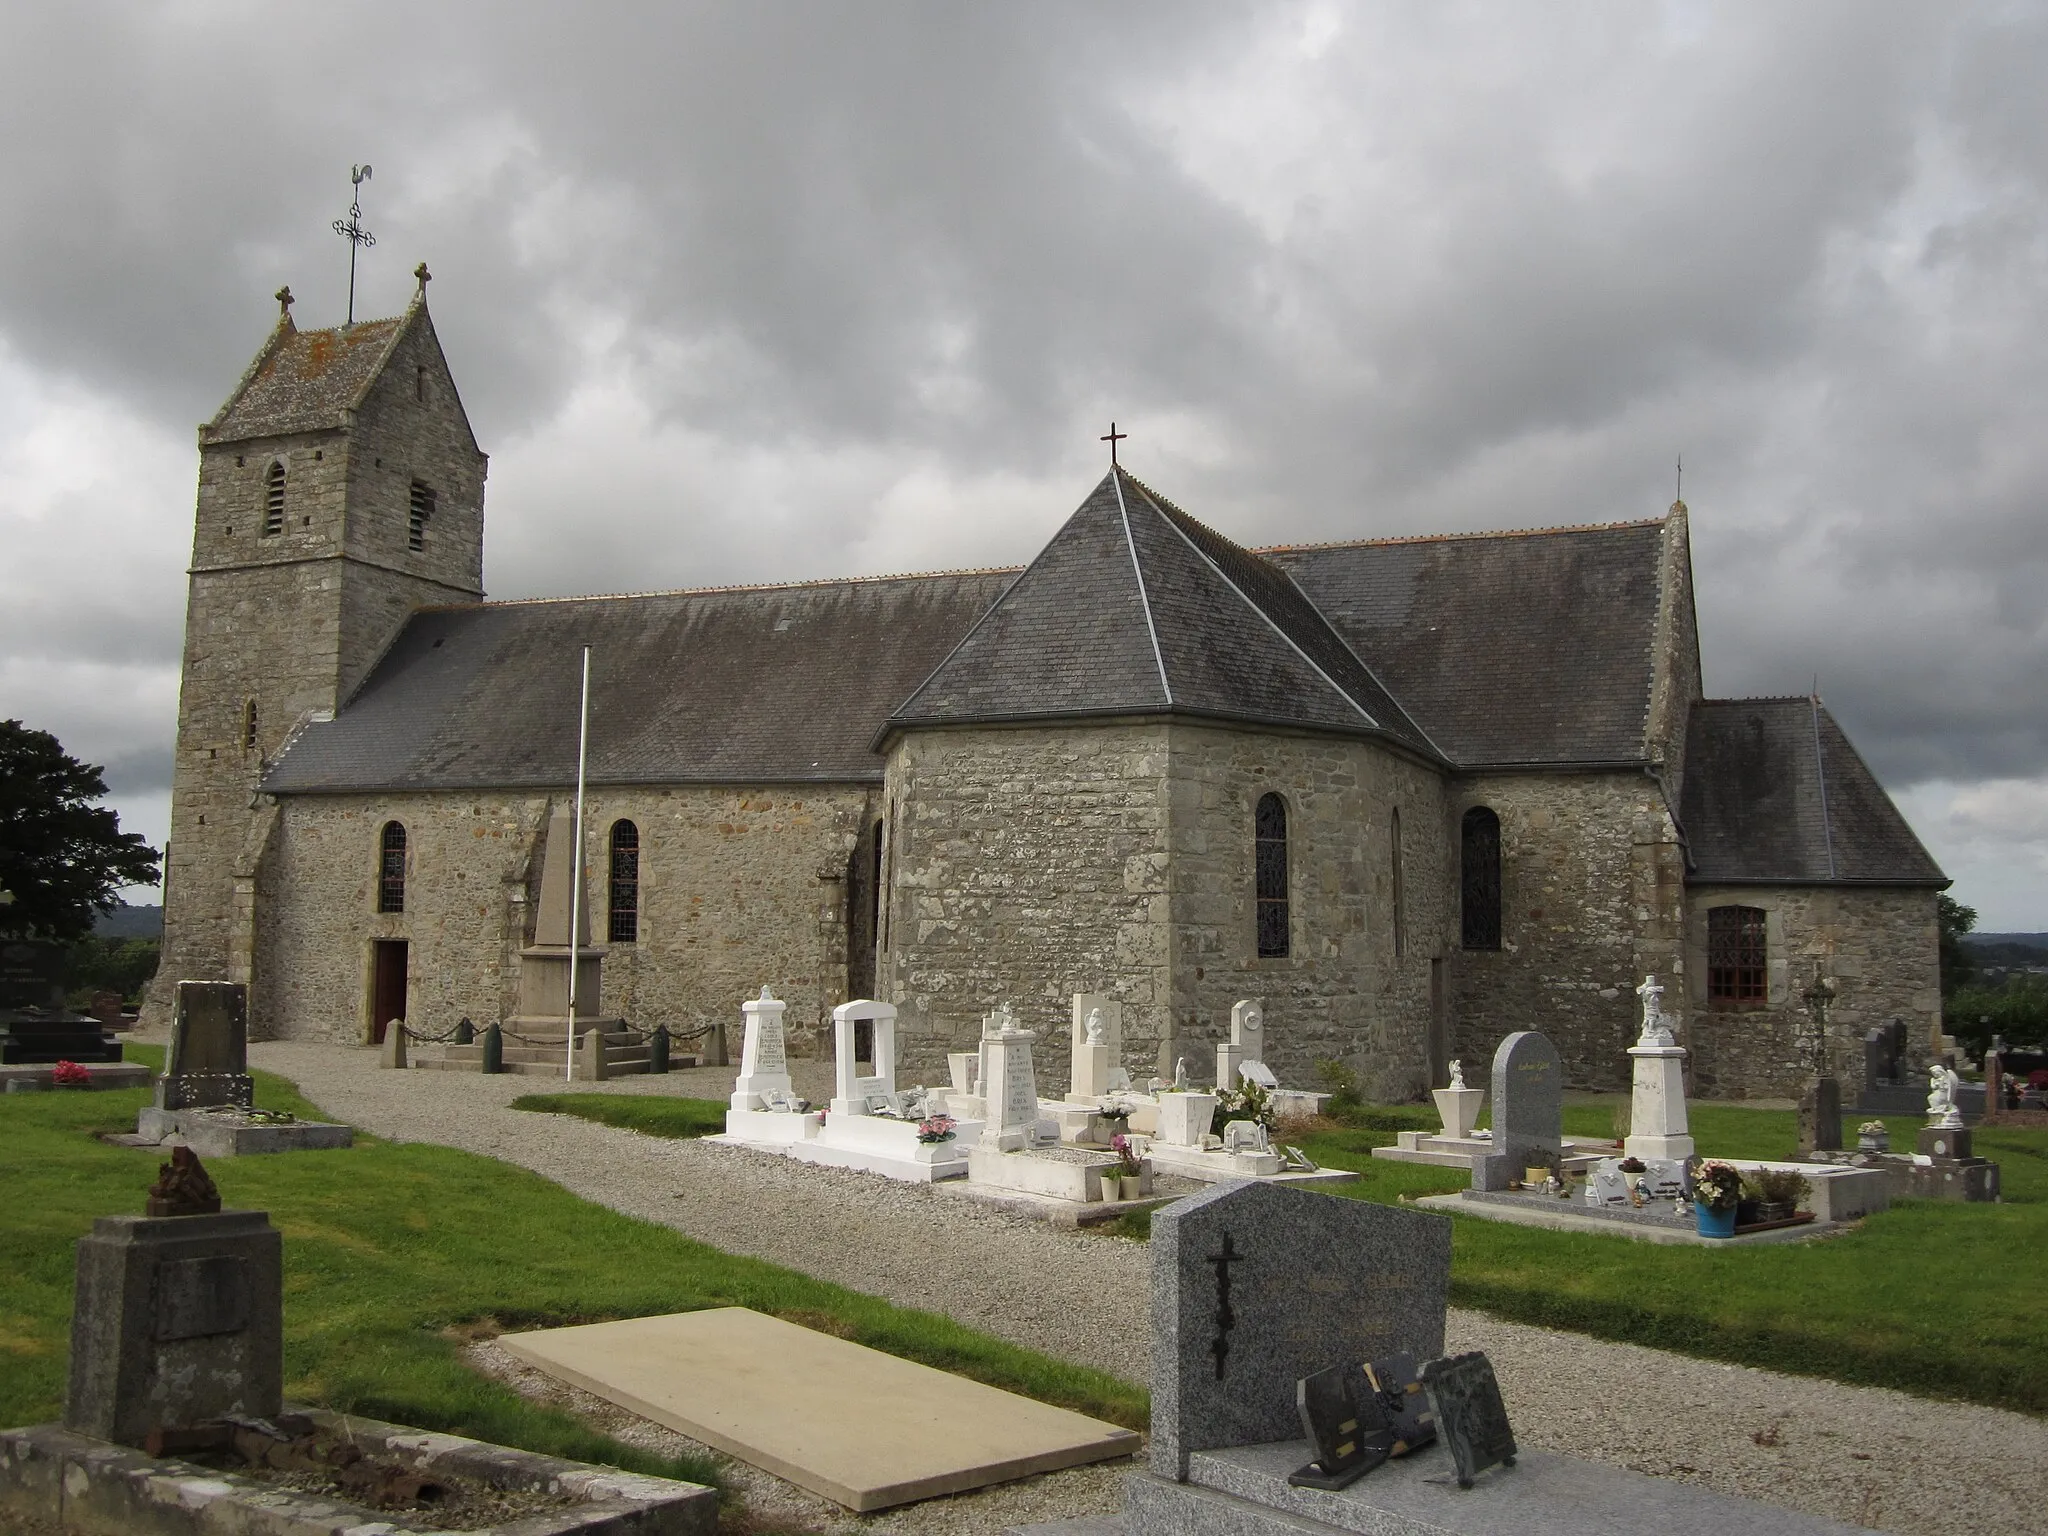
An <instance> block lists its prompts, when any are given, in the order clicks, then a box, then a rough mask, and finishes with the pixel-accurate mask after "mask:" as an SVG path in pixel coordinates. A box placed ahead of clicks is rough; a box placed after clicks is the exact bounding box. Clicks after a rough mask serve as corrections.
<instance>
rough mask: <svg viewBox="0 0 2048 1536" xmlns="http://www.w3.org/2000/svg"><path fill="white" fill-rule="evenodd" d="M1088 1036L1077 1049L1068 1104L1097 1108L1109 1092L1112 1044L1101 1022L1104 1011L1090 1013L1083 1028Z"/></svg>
mask: <svg viewBox="0 0 2048 1536" xmlns="http://www.w3.org/2000/svg"><path fill="white" fill-rule="evenodd" d="M1083 1027H1084V1029H1085V1030H1086V1033H1085V1034H1084V1035H1083V1037H1082V1039H1081V1041H1080V1043H1079V1044H1078V1045H1076V1046H1075V1047H1074V1066H1073V1072H1072V1075H1071V1077H1070V1079H1069V1081H1070V1083H1071V1086H1070V1087H1069V1089H1068V1090H1067V1102H1068V1103H1069V1104H1094V1103H1097V1102H1099V1101H1100V1100H1101V1098H1102V1096H1103V1095H1104V1094H1105V1093H1107V1092H1109V1063H1110V1054H1109V1042H1108V1040H1107V1039H1106V1038H1105V1036H1106V1030H1105V1027H1104V1025H1103V1021H1102V1010H1101V1009H1100V1008H1093V1009H1090V1010H1089V1013H1088V1019H1087V1022H1086V1024H1085V1025H1084V1026H1083Z"/></svg>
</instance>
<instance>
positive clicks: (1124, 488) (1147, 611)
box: [890, 470, 1439, 759]
mask: <svg viewBox="0 0 2048 1536" xmlns="http://www.w3.org/2000/svg"><path fill="white" fill-rule="evenodd" d="M1168 711H1171V712H1174V713H1179V714H1191V715H1199V716H1209V717H1212V718H1220V719H1231V720H1244V721H1254V722H1258V723H1262V724H1270V725H1287V726H1302V727H1308V728H1312V729H1319V730H1337V731H1345V732H1355V733H1360V734H1372V735H1379V736H1384V737H1388V738H1391V739H1393V740H1395V741H1398V742H1399V743H1401V744H1402V745H1403V746H1406V747H1408V748H1410V749H1412V750H1414V751H1417V752H1420V753H1422V754H1424V755H1426V756H1428V757H1430V758H1432V759H1435V758H1437V757H1438V756H1439V754H1438V753H1437V752H1436V751H1435V749H1434V748H1433V747H1432V745H1431V744H1430V742H1429V740H1428V738H1427V737H1426V736H1425V735H1424V734H1423V733H1422V732H1421V731H1420V730H1418V729H1417V728H1416V726H1415V724H1414V722H1413V721H1411V720H1410V719H1409V718H1408V716H1407V715H1406V714H1405V713H1404V712H1403V711H1402V709H1401V707H1400V705H1399V704H1397V703H1396V702H1395V701H1394V699H1393V698H1392V696H1391V695H1389V694H1388V693H1387V691H1386V690H1385V689H1384V688H1382V687H1381V686H1380V684H1379V683H1378V681H1377V680H1376V679H1375V678H1374V677H1373V675H1372V673H1371V672H1370V671H1369V670H1368V669H1367V667H1366V666H1365V664H1364V663H1363V662H1361V661H1360V660H1359V659H1358V657H1357V656H1356V655H1355V654H1353V652H1352V651H1351V649H1350V647H1348V646H1347V645H1346V644H1345V642H1344V640H1343V639H1342V638H1341V637H1340V636H1339V635H1337V634H1336V633H1335V632H1334V631H1333V630H1332V629H1331V628H1330V626H1329V625H1328V624H1327V623H1326V622H1325V621H1324V620H1323V618H1322V616H1321V615H1320V614H1318V613H1317V612H1316V610H1315V607H1314V605H1312V604H1311V603H1309V602H1308V601H1307V600H1306V599H1305V598H1304V597H1303V596H1302V595H1301V593H1300V592H1299V591H1298V590H1297V589H1296V588H1295V586H1294V584H1293V582H1292V581H1291V580H1289V578H1288V576H1287V574H1286V573H1285V572H1284V571H1282V570H1280V569H1279V568H1278V567H1277V566H1275V565H1273V564H1272V563H1271V562H1270V561H1266V560H1263V559H1261V558H1259V557H1258V556H1256V555H1254V554H1252V553H1250V552H1249V551H1247V550H1245V549H1242V548H1240V547H1239V546H1237V545H1236V544H1233V543H1232V542H1231V541H1230V540H1228V539H1226V538H1224V537H1223V536H1222V535H1221V534H1219V533H1217V532H1216V531H1215V530H1213V529H1211V528H1207V527H1205V526H1203V525H1202V524H1201V523H1198V522H1196V521H1195V520H1194V519H1193V518H1191V517H1189V516H1188V515H1187V514H1186V513H1184V512H1182V511H1180V509H1179V508H1177V507H1174V506H1172V505H1171V504H1170V503H1168V502H1166V501H1165V500H1164V499H1163V498H1161V497H1159V496H1157V495H1155V494H1154V493H1153V492H1152V491H1150V490H1148V489H1147V488H1146V487H1145V486H1143V485H1142V484H1140V483H1139V482H1138V481H1136V480H1135V479H1133V478H1132V477H1131V476H1129V475H1127V474H1124V473H1123V472H1122V471H1121V470H1112V471H1111V472H1110V474H1109V475H1107V476H1106V477H1104V479H1103V481H1102V483H1101V484H1100V485H1098V486H1097V487H1096V488H1095V490H1094V491H1093V492H1092V493H1091V494H1090V495H1089V496H1088V498H1087V500H1085V501H1083V502H1082V503H1081V505H1080V507H1079V508H1078V509H1077V510H1076V511H1075V513H1074V515H1073V516H1072V517H1070V518H1069V519H1068V520H1067V521H1066V523H1065V524H1064V525H1063V526H1062V527H1061V529H1060V530H1059V532H1058V533H1057V534H1055V535H1054V536H1053V539H1052V541H1051V542H1050V543H1049V544H1047V545H1046V547H1045V549H1044V550H1042V551H1041V552H1040V554H1039V556H1038V558H1037V559H1036V560H1034V561H1032V563H1031V564H1030V565H1029V566H1027V567H1026V568H1025V570H1024V572H1023V574H1022V575H1020V576H1019V577H1018V578H1017V580H1016V581H1015V582H1014V583H1013V584H1012V585H1011V586H1010V587H1009V589H1008V590H1007V591H1005V592H1004V593H1003V595H1002V597H1001V598H1000V599H999V600H998V601H997V602H996V604H995V606H994V607H993V608H992V609H991V610H990V611H989V612H988V613H987V614H986V615H985V616H984V617H983V619H982V620H981V622H980V623H979V624H977V625H976V626H975V627H974V629H973V630H972V631H971V632H970V633H969V634H968V635H967V636H966V638H965V639H963V640H962V641H961V642H960V644H959V646H958V647H956V648H955V649H954V651H953V653H952V654H951V655H949V656H948V657H947V658H946V660H945V661H944V663H942V664H941V665H940V666H939V667H938V668H937V670H935V671H934V672H933V673H932V675H931V676H930V677H929V678H927V679H925V681H924V683H923V685H922V686H921V687H919V688H918V690H917V691H916V692H915V693H913V694H911V695H910V696H909V697H908V698H907V699H906V700H905V701H904V702H903V704H902V706H901V707H900V708H898V709H897V710H896V712H895V713H894V715H893V716H892V717H891V720H890V724H891V725H892V726H912V725H939V724H966V723H974V722H995V721H1014V720H1031V719H1046V718H1055V717H1059V718H1072V717H1075V716H1084V715H1107V714H1156V713H1164V712H1168Z"/></svg>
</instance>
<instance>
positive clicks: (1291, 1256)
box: [1152, 1182, 1451, 1481]
mask: <svg viewBox="0 0 2048 1536" xmlns="http://www.w3.org/2000/svg"><path fill="white" fill-rule="evenodd" d="M1450 1271H1451V1226H1450V1219H1449V1218H1448V1217H1444V1216H1438V1215H1436V1214H1434V1213H1431V1212H1423V1211H1403V1210H1397V1209H1394V1208H1393V1207H1391V1206H1383V1205H1370V1204H1367V1203H1366V1202H1364V1201H1360V1200H1333V1199H1331V1198H1329V1197H1328V1196H1327V1195H1316V1194H1309V1193H1307V1192H1306V1191H1303V1190H1298V1189H1288V1188H1286V1187H1285V1186H1284V1185H1281V1186H1276V1185H1272V1184H1259V1183H1236V1182H1233V1183H1227V1184H1221V1185H1218V1186H1216V1187H1215V1188H1213V1189H1210V1190H1206V1191H1204V1192H1203V1193H1201V1194H1198V1195H1190V1196H1189V1197H1187V1198H1186V1199H1184V1200H1176V1201H1175V1202H1174V1203H1173V1204H1171V1205H1169V1206H1166V1207H1164V1208H1163V1209H1161V1210H1160V1212H1159V1213H1158V1215H1157V1216H1156V1217H1155V1218H1154V1219H1153V1224H1152V1327H1153V1346H1152V1347H1153V1356H1152V1468H1153V1471H1154V1472H1156V1473H1157V1474H1158V1475H1159V1476H1161V1477H1164V1478H1168V1479H1171V1480H1174V1481H1180V1480H1182V1479H1184V1478H1185V1477H1186V1475H1187V1457H1188V1453H1189V1452H1190V1451H1201V1450H1213V1449H1217V1448H1220V1447H1227V1446H1240V1445H1258V1444H1262V1443H1268V1442H1272V1441H1278V1440H1293V1439H1295V1438H1296V1437H1297V1436H1298V1435H1300V1433H1301V1416H1300V1411H1299V1408H1298V1406H1297V1402H1296V1384H1297V1383H1298V1382H1300V1380H1301V1379H1302V1378H1303V1377H1304V1376H1309V1375H1313V1374H1314V1373H1316V1372H1317V1371H1320V1370H1323V1369H1324V1368H1325V1367H1326V1366H1327V1365H1328V1364H1329V1362H1330V1360H1331V1359H1333V1358H1335V1359H1339V1360H1352V1361H1365V1360H1377V1359H1385V1358H1387V1357H1389V1356H1392V1355H1396V1354H1406V1355H1410V1356H1413V1357H1416V1358H1427V1357H1430V1356H1434V1355H1437V1354H1440V1353H1442V1351H1443V1336H1444V1308H1445V1300H1446V1297H1447V1295H1448V1291H1449V1286H1450Z"/></svg>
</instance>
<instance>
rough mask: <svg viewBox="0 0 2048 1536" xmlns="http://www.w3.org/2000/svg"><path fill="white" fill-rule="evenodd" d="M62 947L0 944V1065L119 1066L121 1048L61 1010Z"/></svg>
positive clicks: (89, 1020) (96, 1026)
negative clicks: (69, 1063)
mask: <svg viewBox="0 0 2048 1536" xmlns="http://www.w3.org/2000/svg"><path fill="white" fill-rule="evenodd" d="M64 958H65V947H64V946H63V945H62V944H56V943H52V942H50V941H49V940H47V939H11V938H0V1065H8V1066H13V1065H17V1064H27V1063H32V1062H58V1061H76V1062H80V1063H85V1062H99V1061H119V1060H120V1059H121V1042H120V1041H119V1040H117V1039H115V1038H114V1036H113V1035H111V1034H109V1033H108V1032H107V1029H106V1026H105V1025H104V1024H102V1023H101V1022H100V1021H99V1020H98V1019H95V1018H93V1017H92V1016H91V1015H90V1014H83V1013H74V1012H72V1010H71V1009H69V1008H67V1007H65V1006H64Z"/></svg>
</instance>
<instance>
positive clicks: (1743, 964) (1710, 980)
mask: <svg viewBox="0 0 2048 1536" xmlns="http://www.w3.org/2000/svg"><path fill="white" fill-rule="evenodd" d="M1769 960H1770V955H1769V944H1768V943H1767V941H1766V939H1765V932H1764V909H1763V908H1762V907H1709V908H1708V909H1707V1001H1708V1002H1709V1003H1716V1004H1719V1005H1720V1006H1722V1007H1724V1008H1725V1007H1728V1006H1731V1005H1737V1006H1739V1005H1741V1004H1743V1003H1761V1002H1765V1001H1768V999H1769V995H1770V975H1769Z"/></svg>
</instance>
